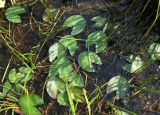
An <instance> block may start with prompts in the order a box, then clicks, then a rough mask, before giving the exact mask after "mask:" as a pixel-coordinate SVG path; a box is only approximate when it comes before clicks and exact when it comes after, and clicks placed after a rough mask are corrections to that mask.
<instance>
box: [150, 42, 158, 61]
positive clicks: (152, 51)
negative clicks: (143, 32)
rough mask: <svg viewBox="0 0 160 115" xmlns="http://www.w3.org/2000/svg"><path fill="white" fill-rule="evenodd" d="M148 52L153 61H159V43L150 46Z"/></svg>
mask: <svg viewBox="0 0 160 115" xmlns="http://www.w3.org/2000/svg"><path fill="white" fill-rule="evenodd" d="M148 52H149V54H150V55H151V58H152V59H153V60H154V59H157V58H158V59H160V44H159V43H153V44H151V45H150V47H149V50H148Z"/></svg>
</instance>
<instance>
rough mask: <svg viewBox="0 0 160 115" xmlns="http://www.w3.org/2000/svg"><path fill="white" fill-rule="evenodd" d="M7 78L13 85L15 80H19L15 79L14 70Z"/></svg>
mask: <svg viewBox="0 0 160 115" xmlns="http://www.w3.org/2000/svg"><path fill="white" fill-rule="evenodd" d="M8 78H9V81H10V82H11V83H15V82H17V80H19V78H17V75H16V69H15V68H14V69H12V70H10V71H9V75H8Z"/></svg>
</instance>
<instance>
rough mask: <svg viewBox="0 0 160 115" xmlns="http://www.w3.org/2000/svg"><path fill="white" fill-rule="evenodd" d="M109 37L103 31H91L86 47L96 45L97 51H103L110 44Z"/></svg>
mask: <svg viewBox="0 0 160 115" xmlns="http://www.w3.org/2000/svg"><path fill="white" fill-rule="evenodd" d="M107 41H108V38H107V36H106V34H105V33H104V32H102V31H96V32H93V33H91V34H90V35H89V36H88V38H87V40H86V48H88V47H90V46H92V45H95V48H96V53H100V52H102V51H103V50H104V49H105V48H106V47H107V45H108V43H107Z"/></svg>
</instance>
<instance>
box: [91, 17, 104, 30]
mask: <svg viewBox="0 0 160 115" xmlns="http://www.w3.org/2000/svg"><path fill="white" fill-rule="evenodd" d="M91 21H94V22H95V24H94V25H93V27H96V28H100V27H103V26H104V25H105V23H106V18H104V17H102V16H95V17H93V18H92V19H91Z"/></svg>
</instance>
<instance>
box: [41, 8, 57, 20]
mask: <svg viewBox="0 0 160 115" xmlns="http://www.w3.org/2000/svg"><path fill="white" fill-rule="evenodd" d="M56 14H57V9H56V8H54V7H53V6H49V7H48V8H46V9H45V11H44V13H43V21H53V20H54V19H55V16H56Z"/></svg>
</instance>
